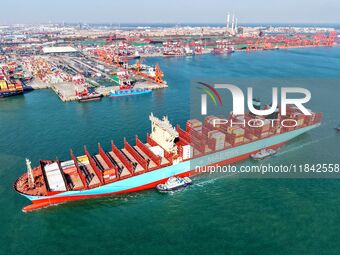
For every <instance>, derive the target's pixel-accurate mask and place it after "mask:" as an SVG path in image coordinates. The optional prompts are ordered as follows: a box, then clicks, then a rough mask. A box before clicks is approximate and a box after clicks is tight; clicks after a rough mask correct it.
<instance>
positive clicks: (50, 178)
mask: <svg viewBox="0 0 340 255" xmlns="http://www.w3.org/2000/svg"><path fill="white" fill-rule="evenodd" d="M269 117H270V118H271V119H276V120H280V121H282V120H287V118H289V119H294V120H295V121H296V122H295V123H296V126H294V127H283V126H282V125H280V121H275V122H274V123H275V124H270V123H271V122H270V121H269V118H268V116H267V117H266V118H264V117H260V116H253V115H252V114H251V113H246V114H245V115H242V116H240V115H238V116H235V115H232V114H230V115H229V116H228V117H227V118H226V119H229V120H233V121H234V122H237V123H240V122H242V121H244V122H245V123H246V122H247V123H250V122H251V121H257V120H258V119H261V120H262V121H263V123H264V125H262V126H261V127H253V125H251V126H250V125H245V126H242V125H236V126H231V125H229V126H228V125H227V124H220V125H213V124H212V123H214V120H215V119H216V118H217V117H215V116H208V117H206V118H205V119H204V120H203V121H200V120H198V119H192V120H188V121H187V123H186V128H185V129H182V128H181V127H180V126H179V125H177V126H176V127H174V126H172V125H171V123H170V121H169V120H168V118H167V117H163V118H162V119H159V118H157V117H155V116H154V115H153V114H151V115H150V121H151V133H150V134H147V136H146V142H145V143H143V142H142V141H141V140H140V139H139V138H138V136H136V138H135V145H134V146H133V145H131V144H130V143H128V141H127V140H126V139H125V138H124V146H123V148H121V149H118V148H117V146H116V145H115V143H114V142H113V141H112V142H111V149H110V151H104V149H103V148H102V146H101V145H100V144H98V152H97V153H95V154H90V152H89V151H88V150H87V148H86V146H84V155H81V156H75V155H74V153H73V151H72V149H71V150H70V160H67V161H61V160H40V162H39V165H38V166H37V167H35V168H32V167H31V162H30V161H29V160H28V159H26V165H27V172H25V173H24V174H23V175H22V176H21V177H19V178H18V179H17V180H16V182H15V183H14V189H15V190H16V191H17V192H18V193H20V194H21V195H23V196H25V197H26V198H28V199H29V200H31V202H32V204H30V205H27V206H25V207H24V208H23V209H22V210H23V211H32V210H35V209H39V208H43V207H47V206H50V205H55V204H59V203H63V202H67V201H72V200H80V199H88V198H95V197H102V196H109V195H115V194H123V193H129V192H136V191H141V190H145V189H150V188H154V187H156V186H157V185H158V184H161V183H164V182H165V181H166V180H167V179H168V178H170V177H172V176H177V177H187V176H192V175H196V174H200V173H202V172H201V171H200V170H199V168H201V167H205V166H222V165H227V164H232V163H235V162H237V161H241V160H245V159H247V158H249V157H250V155H251V154H253V153H256V152H258V151H260V150H263V149H275V148H278V147H280V146H282V145H283V144H285V143H286V142H287V141H289V140H291V139H293V138H295V137H297V136H299V135H301V134H303V133H305V132H308V131H310V130H311V129H313V128H315V127H317V126H319V125H320V122H321V118H322V114H321V113H312V114H311V115H303V114H301V113H300V112H299V110H298V109H297V108H295V107H289V108H288V109H287V115H285V116H281V115H280V114H279V113H278V112H275V113H274V116H269ZM273 117H274V118H273ZM249 121H250V122H249Z"/></svg>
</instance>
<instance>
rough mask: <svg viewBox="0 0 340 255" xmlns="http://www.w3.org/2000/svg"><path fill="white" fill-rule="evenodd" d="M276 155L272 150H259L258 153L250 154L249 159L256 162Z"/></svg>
mask: <svg viewBox="0 0 340 255" xmlns="http://www.w3.org/2000/svg"><path fill="white" fill-rule="evenodd" d="M275 154H276V150H273V149H268V150H266V149H263V150H260V151H259V152H257V153H255V154H251V155H250V157H251V158H252V159H256V160H259V159H265V158H268V157H271V156H273V155H275Z"/></svg>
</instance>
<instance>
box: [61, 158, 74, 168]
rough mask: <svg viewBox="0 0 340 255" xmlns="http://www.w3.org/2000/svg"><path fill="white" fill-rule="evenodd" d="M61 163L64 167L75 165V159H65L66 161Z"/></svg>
mask: <svg viewBox="0 0 340 255" xmlns="http://www.w3.org/2000/svg"><path fill="white" fill-rule="evenodd" d="M60 165H61V167H62V168H66V167H70V166H74V161H73V160H69V161H65V162H62V163H61V164H60Z"/></svg>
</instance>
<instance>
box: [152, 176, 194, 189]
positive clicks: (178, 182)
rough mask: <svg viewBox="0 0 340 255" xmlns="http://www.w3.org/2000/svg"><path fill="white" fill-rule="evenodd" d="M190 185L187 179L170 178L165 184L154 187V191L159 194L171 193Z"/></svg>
mask: <svg viewBox="0 0 340 255" xmlns="http://www.w3.org/2000/svg"><path fill="white" fill-rule="evenodd" d="M191 184H192V180H191V179H190V178H189V177H184V178H180V177H175V176H172V177H170V178H169V179H168V180H167V181H166V183H164V184H158V185H157V186H156V189H157V190H158V191H159V192H168V191H173V190H178V189H180V188H184V187H186V186H188V185H191Z"/></svg>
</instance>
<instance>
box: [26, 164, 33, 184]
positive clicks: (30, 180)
mask: <svg viewBox="0 0 340 255" xmlns="http://www.w3.org/2000/svg"><path fill="white" fill-rule="evenodd" d="M26 166H27V178H28V185H29V187H30V188H34V175H33V170H32V166H31V161H30V160H29V159H28V158H27V159H26Z"/></svg>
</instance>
